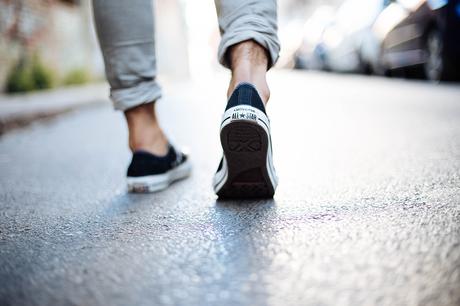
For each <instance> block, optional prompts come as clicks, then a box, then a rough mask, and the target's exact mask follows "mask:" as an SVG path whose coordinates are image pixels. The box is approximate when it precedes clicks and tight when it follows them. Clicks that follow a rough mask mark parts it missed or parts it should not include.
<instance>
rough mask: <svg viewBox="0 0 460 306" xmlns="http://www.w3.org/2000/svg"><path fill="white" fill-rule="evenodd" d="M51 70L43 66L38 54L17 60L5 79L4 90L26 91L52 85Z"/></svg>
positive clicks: (13, 91)
mask: <svg viewBox="0 0 460 306" xmlns="http://www.w3.org/2000/svg"><path fill="white" fill-rule="evenodd" d="M53 80H54V75H53V72H52V71H51V70H50V69H48V68H47V67H45V66H44V65H43V63H42V62H41V61H40V59H39V57H38V56H33V57H32V58H31V59H25V60H21V61H19V63H18V64H17V65H16V66H15V67H14V68H13V69H12V70H11V72H10V74H9V75H8V78H7V81H6V92H9V93H15V92H28V91H33V90H40V89H47V88H51V87H52V86H53Z"/></svg>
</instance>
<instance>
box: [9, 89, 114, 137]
mask: <svg viewBox="0 0 460 306" xmlns="http://www.w3.org/2000/svg"><path fill="white" fill-rule="evenodd" d="M108 92H109V87H108V85H107V84H105V83H99V84H90V85H85V86H78V87H66V88H59V89H55V90H47V91H40V92H35V93H27V94H13V95H0V135H3V134H5V133H6V132H8V131H11V130H13V129H16V128H21V127H24V126H27V125H29V124H31V123H33V122H35V121H38V120H43V119H50V118H54V117H56V116H58V115H60V114H64V113H67V112H70V111H72V110H75V109H77V108H81V107H88V106H91V105H96V104H105V103H109V99H108Z"/></svg>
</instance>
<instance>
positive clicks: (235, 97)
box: [225, 83, 266, 114]
mask: <svg viewBox="0 0 460 306" xmlns="http://www.w3.org/2000/svg"><path fill="white" fill-rule="evenodd" d="M238 105H250V106H252V107H255V108H257V109H259V110H260V111H262V112H263V113H264V114H266V112H265V106H264V103H263V102H262V99H261V98H260V96H259V93H258V92H257V89H256V88H255V87H254V85H252V84H249V83H240V84H239V85H238V86H237V87H236V88H235V90H234V91H233V93H232V95H231V96H230V98H229V99H228V102H227V107H226V108H225V110H228V109H229V108H232V107H235V106H238Z"/></svg>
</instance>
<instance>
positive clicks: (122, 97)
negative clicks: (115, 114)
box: [110, 81, 161, 111]
mask: <svg viewBox="0 0 460 306" xmlns="http://www.w3.org/2000/svg"><path fill="white" fill-rule="evenodd" d="M110 98H111V99H112V101H113V106H114V108H115V109H116V110H121V111H125V110H128V109H130V108H133V107H136V106H139V105H142V104H146V103H150V102H154V101H156V100H158V99H159V98H161V87H160V85H158V83H157V82H156V81H149V82H142V83H139V84H138V85H136V86H134V87H130V88H121V89H111V90H110Z"/></svg>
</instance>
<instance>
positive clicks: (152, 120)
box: [125, 103, 168, 155]
mask: <svg viewBox="0 0 460 306" xmlns="http://www.w3.org/2000/svg"><path fill="white" fill-rule="evenodd" d="M125 117H126V122H127V124H128V131H129V148H130V149H131V151H138V150H143V151H148V152H150V153H153V154H156V155H165V154H166V153H167V150H168V140H167V138H166V136H165V134H164V133H163V130H162V129H161V127H160V125H159V123H158V119H157V117H156V113H155V108H154V104H153V103H148V104H143V105H140V106H137V107H135V108H132V109H129V110H127V111H125Z"/></svg>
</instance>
